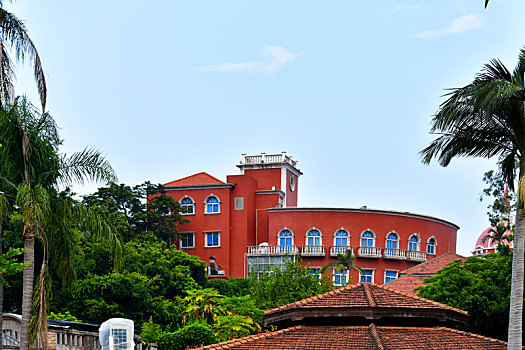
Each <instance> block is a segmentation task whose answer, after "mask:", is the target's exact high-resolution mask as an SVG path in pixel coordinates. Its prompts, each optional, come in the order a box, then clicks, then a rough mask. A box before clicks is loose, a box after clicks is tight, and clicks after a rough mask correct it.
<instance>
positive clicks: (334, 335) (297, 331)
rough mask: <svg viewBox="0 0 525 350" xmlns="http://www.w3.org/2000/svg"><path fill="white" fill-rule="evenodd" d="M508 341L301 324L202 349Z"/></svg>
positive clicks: (486, 345)
mask: <svg viewBox="0 0 525 350" xmlns="http://www.w3.org/2000/svg"><path fill="white" fill-rule="evenodd" d="M506 346H507V343H505V342H503V341H501V340H497V339H492V338H487V337H482V336H480V335H477V334H472V333H467V332H462V331H458V330H454V329H450V328H446V327H429V328H424V327H382V326H379V327H378V326H376V325H375V324H374V323H372V324H370V325H369V326H297V327H291V328H286V329H283V330H280V331H275V332H268V333H261V334H257V335H252V336H249V337H246V338H240V339H235V340H230V341H227V342H223V343H219V344H215V345H209V346H205V347H202V348H199V349H200V350H218V349H236V350H248V349H260V350H262V349H265V350H272V349H279V350H304V349H318V350H346V349H348V350H354V349H355V350H357V349H359V350H362V349H378V350H379V349H382V350H383V349H398V350H399V349H401V350H402V349H415V350H417V349H425V350H426V349H465V350H471V349H472V350H474V349H477V350H484V349H491V350H492V349H494V350H495V349H501V350H503V349H506Z"/></svg>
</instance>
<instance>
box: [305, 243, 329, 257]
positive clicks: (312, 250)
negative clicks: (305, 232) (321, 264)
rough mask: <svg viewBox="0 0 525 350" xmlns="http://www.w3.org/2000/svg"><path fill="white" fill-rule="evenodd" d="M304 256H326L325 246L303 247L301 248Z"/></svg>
mask: <svg viewBox="0 0 525 350" xmlns="http://www.w3.org/2000/svg"><path fill="white" fill-rule="evenodd" d="M301 255H303V256H325V252H324V245H303V246H302V247H301Z"/></svg>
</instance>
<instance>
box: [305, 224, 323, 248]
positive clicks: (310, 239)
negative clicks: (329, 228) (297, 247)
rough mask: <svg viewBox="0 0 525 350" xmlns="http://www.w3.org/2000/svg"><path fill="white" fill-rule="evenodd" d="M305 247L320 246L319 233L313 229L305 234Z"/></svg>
mask: <svg viewBox="0 0 525 350" xmlns="http://www.w3.org/2000/svg"><path fill="white" fill-rule="evenodd" d="M306 245H311V246H319V245H321V232H319V230H317V229H315V228H313V229H311V230H310V231H308V233H307V234H306Z"/></svg>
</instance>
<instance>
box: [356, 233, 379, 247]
mask: <svg viewBox="0 0 525 350" xmlns="http://www.w3.org/2000/svg"><path fill="white" fill-rule="evenodd" d="M366 232H370V233H371V234H372V245H371V246H368V245H366V246H365V245H363V234H364V233H366ZM366 239H367V240H368V239H370V238H366ZM376 239H377V236H376V233H375V232H374V231H372V230H371V229H369V228H367V229H366V230H364V231H363V232H361V234H360V235H359V246H360V247H368V248H372V247H375V246H376Z"/></svg>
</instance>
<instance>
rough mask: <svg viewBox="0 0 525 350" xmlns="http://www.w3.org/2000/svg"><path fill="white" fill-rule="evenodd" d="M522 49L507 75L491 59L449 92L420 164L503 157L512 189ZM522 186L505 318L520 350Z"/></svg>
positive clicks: (521, 134) (523, 148)
mask: <svg viewBox="0 0 525 350" xmlns="http://www.w3.org/2000/svg"><path fill="white" fill-rule="evenodd" d="M524 72H525V48H523V49H522V50H521V52H520V54H519V60H518V64H517V66H516V68H515V69H514V71H513V72H512V73H511V72H509V70H508V69H507V68H506V67H505V66H504V65H503V64H502V63H501V62H500V61H499V60H496V59H494V60H492V61H491V62H490V63H489V64H486V65H485V67H484V69H483V70H482V71H481V72H480V73H478V74H477V76H476V78H475V79H474V81H473V82H472V83H471V84H469V85H466V86H464V87H461V88H456V89H452V91H451V92H450V93H449V94H448V99H447V100H446V101H445V102H444V103H443V104H442V105H441V106H440V108H439V110H438V112H437V114H436V115H435V116H434V118H433V119H432V128H431V132H432V133H435V134H438V135H440V136H439V137H437V138H436V139H435V140H433V141H432V142H431V143H430V145H429V146H428V147H426V148H425V149H423V150H422V151H421V155H422V159H423V162H424V163H427V164H428V163H430V161H431V160H432V159H433V158H437V159H438V160H439V163H440V164H441V165H442V166H447V165H448V164H449V163H450V161H451V160H452V159H453V158H454V157H460V156H466V157H492V156H496V155H500V156H502V160H501V169H502V172H503V177H504V179H505V182H506V183H507V185H508V186H509V188H510V189H513V188H514V174H515V171H516V169H515V168H516V159H518V165H519V179H522V178H523V176H524V175H525V128H524V127H523V125H525V106H524V103H525V86H524ZM524 191H525V189H524V188H523V182H522V181H520V185H519V188H518V208H517V209H518V210H517V219H516V233H515V236H514V252H515V254H514V255H513V257H514V260H513V265H512V271H513V274H512V289H511V291H512V292H511V301H510V309H511V312H510V315H509V335H508V341H509V349H521V344H522V318H523V317H522V315H523V282H524V253H525V250H524V247H523V244H524V237H525V210H524V205H523V203H524V198H525V196H523V194H524V193H522V194H520V192H524Z"/></svg>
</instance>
